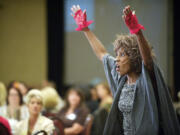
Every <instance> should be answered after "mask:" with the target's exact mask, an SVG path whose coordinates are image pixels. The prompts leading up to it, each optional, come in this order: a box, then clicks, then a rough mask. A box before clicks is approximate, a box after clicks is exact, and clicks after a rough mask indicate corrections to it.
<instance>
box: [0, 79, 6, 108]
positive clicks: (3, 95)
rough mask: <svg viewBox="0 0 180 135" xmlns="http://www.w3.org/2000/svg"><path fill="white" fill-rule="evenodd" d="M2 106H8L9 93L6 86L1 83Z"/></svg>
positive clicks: (0, 103) (0, 96)
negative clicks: (7, 97)
mask: <svg viewBox="0 0 180 135" xmlns="http://www.w3.org/2000/svg"><path fill="white" fill-rule="evenodd" d="M0 93H1V94H0V106H3V105H5V104H6V96H7V92H6V86H5V85H4V84H3V83H2V82H0Z"/></svg>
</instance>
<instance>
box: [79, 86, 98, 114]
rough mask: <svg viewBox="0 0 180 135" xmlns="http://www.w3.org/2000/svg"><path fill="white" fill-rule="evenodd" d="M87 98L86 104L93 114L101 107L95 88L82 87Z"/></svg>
mask: <svg viewBox="0 0 180 135" xmlns="http://www.w3.org/2000/svg"><path fill="white" fill-rule="evenodd" d="M80 87H81V89H82V90H83V91H82V92H83V94H84V97H85V104H86V106H87V107H88V109H89V110H90V113H91V114H92V113H93V112H94V111H95V110H96V109H98V107H99V102H98V96H97V92H96V89H95V87H93V86H92V85H81V86H80Z"/></svg>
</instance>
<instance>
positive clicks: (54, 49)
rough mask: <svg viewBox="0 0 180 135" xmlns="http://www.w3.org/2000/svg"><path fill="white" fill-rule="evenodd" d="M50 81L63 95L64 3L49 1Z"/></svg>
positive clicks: (55, 0) (54, 0)
mask: <svg viewBox="0 0 180 135" xmlns="http://www.w3.org/2000/svg"><path fill="white" fill-rule="evenodd" d="M46 3H47V27H48V28H47V29H48V31H47V35H48V37H47V39H48V49H47V50H48V80H50V81H53V82H55V83H56V87H57V90H58V92H59V94H63V90H62V88H63V78H64V74H63V73H64V13H63V11H64V2H63V0H47V1H46Z"/></svg>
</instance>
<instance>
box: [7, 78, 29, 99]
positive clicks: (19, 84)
mask: <svg viewBox="0 0 180 135" xmlns="http://www.w3.org/2000/svg"><path fill="white" fill-rule="evenodd" d="M9 87H14V88H17V89H19V90H20V92H21V94H22V96H23V101H24V102H25V101H26V94H27V93H28V87H27V85H26V84H25V83H24V82H22V81H12V82H10V84H9Z"/></svg>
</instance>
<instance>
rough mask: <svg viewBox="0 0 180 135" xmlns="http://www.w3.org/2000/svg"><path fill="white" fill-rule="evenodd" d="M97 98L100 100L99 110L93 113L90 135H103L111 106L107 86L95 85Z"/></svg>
mask: <svg viewBox="0 0 180 135" xmlns="http://www.w3.org/2000/svg"><path fill="white" fill-rule="evenodd" d="M96 90H97V94H98V97H99V98H100V105H99V108H98V109H97V110H96V111H95V112H94V113H93V116H94V121H93V124H92V132H91V135H103V130H104V126H105V122H106V118H107V116H108V113H109V111H110V108H111V105H112V101H113V99H112V96H111V93H110V89H109V86H108V84H106V83H99V84H97V85H96Z"/></svg>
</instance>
